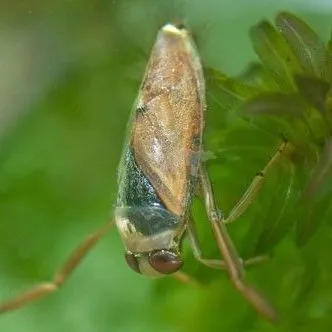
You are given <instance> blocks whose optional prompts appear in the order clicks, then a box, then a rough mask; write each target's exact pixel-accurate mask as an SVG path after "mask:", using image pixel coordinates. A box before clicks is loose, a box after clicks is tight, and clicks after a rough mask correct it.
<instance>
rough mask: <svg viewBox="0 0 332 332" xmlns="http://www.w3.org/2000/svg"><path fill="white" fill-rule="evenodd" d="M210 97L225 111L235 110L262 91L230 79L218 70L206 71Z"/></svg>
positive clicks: (209, 69)
mask: <svg viewBox="0 0 332 332" xmlns="http://www.w3.org/2000/svg"><path fill="white" fill-rule="evenodd" d="M206 74H207V83H208V85H209V89H208V93H209V96H210V97H211V98H212V99H213V101H214V102H216V103H217V104H218V105H219V106H220V107H221V108H222V109H224V110H234V109H236V108H238V107H239V106H240V105H242V104H243V102H245V101H247V100H248V99H249V98H252V97H253V96H255V95H257V94H259V92H260V89H259V88H257V87H253V86H250V85H247V84H243V83H241V82H239V81H237V80H235V79H232V78H229V77H227V76H226V75H224V74H222V73H220V72H218V71H217V70H214V69H211V68H208V69H206Z"/></svg>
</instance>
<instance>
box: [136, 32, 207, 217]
mask: <svg viewBox="0 0 332 332" xmlns="http://www.w3.org/2000/svg"><path fill="white" fill-rule="evenodd" d="M186 33H187V32H186ZM138 105H144V109H146V110H147V111H146V112H142V113H141V114H140V115H139V116H137V117H136V118H135V120H134V123H133V127H132V132H131V146H132V147H133V151H134V155H135V159H136V162H137V164H138V165H139V167H140V168H141V169H142V170H143V171H144V173H145V175H146V176H147V177H148V178H149V180H150V182H151V184H152V185H153V186H154V188H155V190H156V191H157V193H158V195H159V197H160V198H161V200H162V201H163V203H164V204H165V206H166V207H167V208H168V209H169V210H170V211H172V212H173V213H175V214H177V215H183V214H184V212H185V209H186V199H187V197H188V190H189V181H188V180H189V177H190V176H191V175H195V174H196V173H197V167H196V166H194V167H193V165H191V160H192V154H193V153H197V152H199V149H200V147H201V140H202V131H203V112H204V109H205V97H204V79H203V72H202V68H201V64H200V62H199V58H198V56H197V55H196V52H195V49H194V45H193V43H192V41H191V39H190V38H188V36H186V38H184V36H183V35H181V34H175V33H171V32H165V31H163V32H162V33H160V35H159V36H158V38H157V41H156V44H155V45H154V48H153V50H152V55H151V58H150V62H149V65H148V69H147V72H146V74H145V78H144V79H143V84H142V87H141V91H140V95H139V98H138ZM197 143H199V144H197ZM197 166H198V163H197Z"/></svg>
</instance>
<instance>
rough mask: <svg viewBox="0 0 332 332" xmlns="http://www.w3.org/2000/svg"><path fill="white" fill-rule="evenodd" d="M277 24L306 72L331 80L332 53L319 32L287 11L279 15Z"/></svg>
mask: <svg viewBox="0 0 332 332" xmlns="http://www.w3.org/2000/svg"><path fill="white" fill-rule="evenodd" d="M276 25H277V27H278V29H279V30H280V31H281V33H282V34H283V36H284V37H285V39H286V40H287V42H288V44H289V45H290V47H291V48H292V50H293V52H294V54H295V55H296V57H297V58H298V60H299V61H300V63H301V65H302V68H303V70H304V72H305V73H307V74H309V75H313V76H316V77H318V78H321V79H323V80H325V81H327V82H331V79H332V63H331V61H332V58H331V54H330V52H328V50H327V48H326V47H325V45H324V43H323V41H322V40H321V39H320V38H319V37H318V36H317V34H316V33H315V32H314V31H313V30H312V29H311V28H310V27H309V26H308V25H307V24H306V23H305V22H304V21H302V20H300V19H299V18H297V17H296V16H295V15H292V14H290V13H287V12H282V13H280V14H279V15H277V17H276Z"/></svg>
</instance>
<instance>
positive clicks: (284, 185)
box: [256, 163, 299, 253]
mask: <svg viewBox="0 0 332 332" xmlns="http://www.w3.org/2000/svg"><path fill="white" fill-rule="evenodd" d="M280 175H281V174H280ZM298 182H299V181H298V178H297V177H296V176H295V168H294V165H292V164H291V163H288V165H287V167H283V172H282V178H280V181H279V184H278V186H276V188H275V190H274V193H273V196H272V197H271V202H270V208H269V209H268V212H267V213H266V216H265V218H264V220H265V221H264V224H263V229H262V232H261V234H260V235H259V237H258V241H257V244H256V252H257V253H263V252H267V251H269V250H270V249H271V248H273V247H274V246H275V245H276V244H277V243H279V242H280V241H281V240H282V239H283V238H284V236H285V235H286V234H287V233H288V232H289V230H290V229H291V228H292V227H293V225H294V222H295V219H294V217H293V215H294V209H293V208H294V202H295V200H296V195H295V194H294V191H295V188H296V186H297V185H298Z"/></svg>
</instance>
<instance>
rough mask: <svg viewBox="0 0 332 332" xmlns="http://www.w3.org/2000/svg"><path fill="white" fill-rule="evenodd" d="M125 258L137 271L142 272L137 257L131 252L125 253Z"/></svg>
mask: <svg viewBox="0 0 332 332" xmlns="http://www.w3.org/2000/svg"><path fill="white" fill-rule="evenodd" d="M125 260H126V262H127V264H128V265H129V266H130V267H131V268H132V269H133V270H134V271H135V272H137V273H141V271H140V270H139V266H138V261H137V258H136V257H135V256H134V255H133V254H132V253H130V252H126V253H125Z"/></svg>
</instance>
